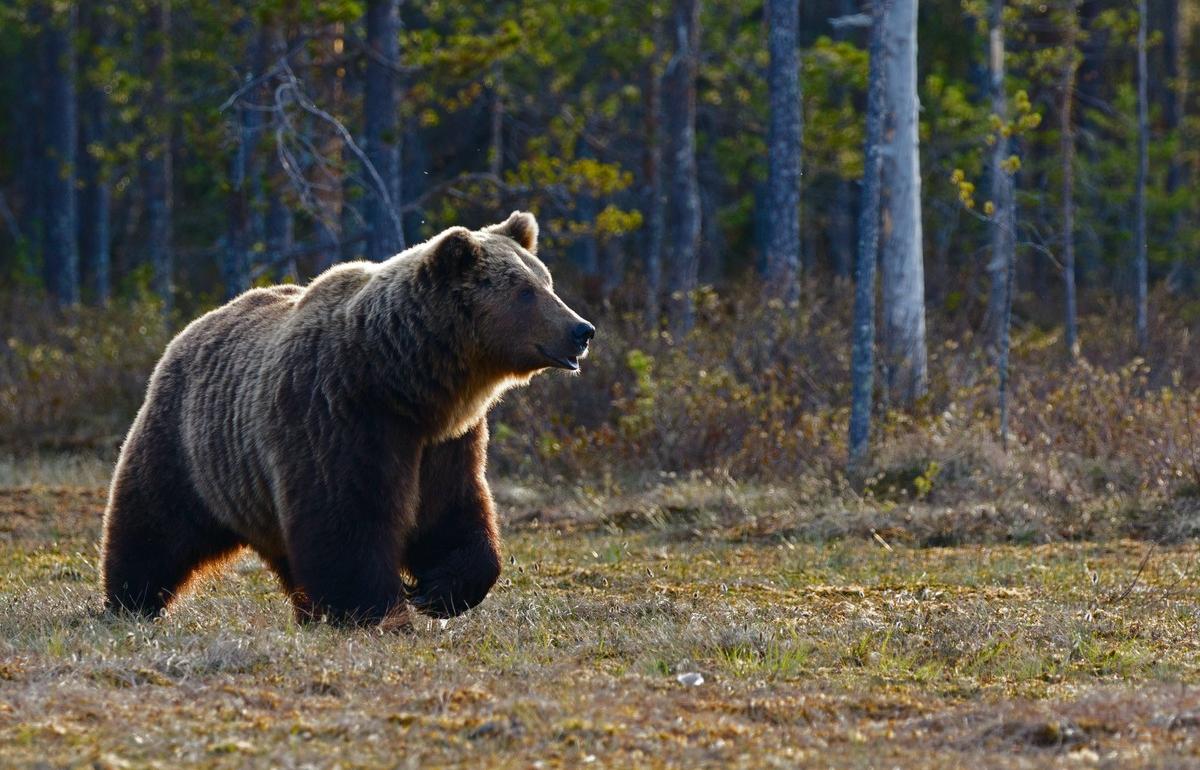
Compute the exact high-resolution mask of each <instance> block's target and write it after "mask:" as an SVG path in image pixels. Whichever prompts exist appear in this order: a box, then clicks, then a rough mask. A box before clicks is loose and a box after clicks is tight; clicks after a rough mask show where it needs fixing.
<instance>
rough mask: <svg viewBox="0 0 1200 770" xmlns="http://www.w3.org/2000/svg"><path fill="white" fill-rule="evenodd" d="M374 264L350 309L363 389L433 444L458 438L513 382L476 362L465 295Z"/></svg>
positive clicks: (416, 274) (407, 272)
mask: <svg viewBox="0 0 1200 770" xmlns="http://www.w3.org/2000/svg"><path fill="white" fill-rule="evenodd" d="M380 267H381V270H380V274H379V275H376V276H374V278H373V280H371V281H370V282H368V284H367V286H365V287H364V288H363V292H362V294H361V295H360V299H361V301H360V302H359V303H357V304H358V305H359V307H357V308H355V309H354V311H353V312H352V314H351V317H352V318H353V319H354V323H355V324H356V325H357V326H358V327H359V328H358V330H357V333H356V334H355V335H353V336H355V337H358V338H360V339H362V340H363V342H364V348H365V350H364V353H365V356H366V358H367V361H368V366H367V367H365V369H366V373H367V377H368V380H369V382H368V384H367V385H368V386H367V391H368V392H369V393H370V394H371V395H370V397H372V398H378V399H380V400H381V401H382V402H383V403H386V404H387V405H388V407H389V408H390V410H391V411H394V412H395V414H396V415H397V416H398V417H400V418H402V419H403V420H405V422H409V423H411V424H412V425H414V426H415V427H417V428H418V429H419V430H420V431H421V432H422V433H423V434H424V435H427V436H430V437H431V440H432V441H434V442H437V441H442V440H445V439H447V438H453V437H455V436H459V435H462V434H463V433H465V432H466V431H467V430H469V429H470V428H471V427H472V426H473V425H475V424H476V423H477V422H478V421H479V420H480V419H482V418H483V417H484V415H485V414H486V413H487V410H488V408H489V407H491V405H492V404H493V403H494V402H495V401H496V399H497V398H499V396H500V394H501V393H503V392H504V390H506V389H507V388H508V387H510V386H511V385H512V384H515V383H514V382H513V381H512V380H511V378H509V377H506V376H504V375H503V374H501V373H499V372H493V371H490V370H489V369H490V367H487V366H485V365H483V364H482V363H481V361H480V360H479V359H480V356H478V355H477V354H476V351H477V350H478V345H477V344H476V333H475V326H474V325H475V319H474V317H473V316H472V313H471V305H470V303H469V302H468V301H467V298H466V297H463V296H459V295H457V294H456V292H455V291H454V289H453V287H445V286H439V285H437V284H434V283H431V282H429V281H428V280H425V279H424V276H423V275H421V274H420V272H419V271H416V270H397V269H395V268H396V266H395V265H390V264H388V263H385V264H383V265H381V266H380ZM388 268H393V270H390V271H388ZM384 271H387V273H390V274H385V272H384Z"/></svg>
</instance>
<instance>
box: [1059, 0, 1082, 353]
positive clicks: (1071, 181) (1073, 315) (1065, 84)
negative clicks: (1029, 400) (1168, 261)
mask: <svg viewBox="0 0 1200 770" xmlns="http://www.w3.org/2000/svg"><path fill="white" fill-rule="evenodd" d="M1067 14H1068V15H1067V28H1066V34H1065V36H1064V40H1063V50H1064V55H1065V56H1066V61H1065V62H1064V65H1063V80H1062V87H1061V94H1060V95H1059V96H1060V99H1061V101H1060V102H1059V110H1058V114H1059V120H1060V123H1059V146H1060V153H1059V154H1060V156H1061V161H1062V242H1063V248H1062V253H1063V287H1064V291H1065V293H1066V298H1065V299H1066V302H1065V304H1066V319H1065V328H1066V335H1065V336H1066V344H1067V355H1068V356H1069V357H1070V358H1071V359H1075V358H1078V357H1079V323H1078V313H1077V310H1076V304H1077V303H1076V298H1075V126H1074V124H1073V123H1072V122H1071V121H1072V118H1071V108H1072V105H1073V104H1074V101H1075V73H1076V71H1077V70H1078V67H1079V56H1078V54H1077V52H1076V48H1075V45H1076V40H1077V39H1078V30H1079V19H1078V17H1077V16H1076V6H1075V0H1068V7H1067Z"/></svg>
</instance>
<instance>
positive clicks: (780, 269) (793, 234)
mask: <svg viewBox="0 0 1200 770" xmlns="http://www.w3.org/2000/svg"><path fill="white" fill-rule="evenodd" d="M766 13H767V32H768V48H769V49H770V56H771V60H770V66H769V68H768V70H767V91H768V93H769V95H770V96H769V98H770V103H771V118H770V124H769V127H768V129H767V276H766V278H767V282H766V287H767V291H768V292H769V293H771V294H773V295H775V296H778V297H780V298H781V299H783V300H784V301H785V302H787V303H788V304H791V303H793V302H795V301H797V300H798V299H799V297H800V280H799V279H800V147H801V141H802V131H803V128H802V123H801V121H802V117H801V113H800V62H799V55H798V48H797V45H798V42H797V35H798V34H799V27H800V4H799V1H798V0H767V7H766Z"/></svg>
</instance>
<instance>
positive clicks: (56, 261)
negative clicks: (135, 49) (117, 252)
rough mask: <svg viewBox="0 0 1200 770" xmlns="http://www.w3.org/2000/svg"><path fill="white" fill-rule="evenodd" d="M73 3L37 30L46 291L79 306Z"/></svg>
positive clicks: (64, 302)
mask: <svg viewBox="0 0 1200 770" xmlns="http://www.w3.org/2000/svg"><path fill="white" fill-rule="evenodd" d="M77 13H78V10H77V8H76V6H75V4H74V3H69V4H67V5H66V6H64V7H63V8H61V9H57V10H52V11H51V13H50V16H49V18H48V20H47V23H46V24H45V25H44V26H43V28H42V35H43V36H44V40H45V42H44V46H45V48H44V50H45V56H46V74H47V89H46V96H45V99H46V117H47V120H46V148H45V156H44V159H45V170H44V171H43V174H44V178H45V179H46V220H45V221H46V235H45V241H44V242H45V252H44V254H43V257H44V261H43V267H44V269H45V275H46V289H47V290H48V291H49V292H50V296H51V297H53V298H54V301H55V303H57V304H58V305H74V304H76V303H78V302H79V241H78V230H77V229H76V219H75V151H76V147H77V142H78V135H77V129H78V125H77V121H76V114H75V46H74V41H75V29H76V20H77Z"/></svg>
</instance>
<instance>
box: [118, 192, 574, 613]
mask: <svg viewBox="0 0 1200 770" xmlns="http://www.w3.org/2000/svg"><path fill="white" fill-rule="evenodd" d="M537 234H538V226H537V222H536V220H535V219H534V218H533V216H532V215H530V214H527V213H522V212H514V213H513V214H512V216H511V217H509V218H508V220H507V221H505V222H503V223H502V224H498V225H493V226H491V227H486V228H484V229H483V230H479V231H470V230H467V229H465V228H462V227H453V228H450V229H449V230H446V231H445V232H443V233H441V234H440V235H438V236H436V237H434V238H433V239H432V240H430V241H428V242H426V243H423V244H420V245H418V246H414V247H412V248H410V249H408V250H407V251H405V252H403V253H402V254H398V255H396V256H394V257H392V258H391V259H388V260H386V261H384V262H381V263H378V264H376V263H370V262H350V263H346V264H342V265H338V266H336V267H334V268H332V269H330V270H328V271H326V272H325V273H324V274H322V275H321V276H319V277H318V278H316V279H315V280H313V281H312V283H310V284H309V285H308V286H307V287H304V288H301V287H299V286H275V287H271V288H265V289H252V290H251V291H248V292H246V293H245V294H242V295H241V296H240V297H238V298H237V299H235V300H233V301H231V302H230V303H228V304H227V305H224V306H223V307H220V308H218V309H216V310H214V311H212V312H210V313H208V314H206V315H204V316H202V317H201V318H199V319H197V320H196V321H194V322H192V323H191V324H190V325H189V326H188V327H187V328H186V329H184V330H183V331H182V332H180V334H179V335H178V336H177V337H176V338H175V339H174V340H173V341H172V342H171V344H170V345H168V346H167V349H166V352H165V353H164V354H163V357H162V360H160V361H159V363H158V365H157V366H156V367H155V370H154V373H153V375H152V376H151V378H150V384H149V387H148V390H147V393H146V400H145V403H144V404H143V405H142V408H141V410H140V411H139V412H138V415H137V418H136V419H135V421H134V423H133V427H132V428H131V429H130V431H129V435H128V437H127V438H126V440H125V443H124V445H123V446H122V448H121V454H120V459H119V460H118V462H117V467H116V472H115V475H114V477H113V482H112V489H111V491H110V494H109V502H108V508H107V510H106V511H105V514H104V538H103V544H102V551H103V564H102V571H103V582H104V594H105V606H106V607H107V608H109V609H110V610H113V611H130V612H134V613H139V614H142V615H146V616H154V615H157V614H158V613H160V612H161V611H162V610H163V609H165V608H166V606H167V604H168V603H169V602H170V601H171V599H172V598H173V597H174V596H175V595H176V594H177V593H178V592H179V591H180V590H181V589H182V587H183V586H184V585H185V584H186V583H187V582H188V580H189V578H190V577H191V576H192V575H193V574H195V573H196V571H197V570H198V569H200V568H202V567H204V566H205V565H207V564H211V563H213V562H215V561H218V560H220V559H222V558H224V557H226V556H228V555H229V554H231V553H233V552H234V551H235V550H237V549H238V548H240V547H241V546H249V547H250V548H252V549H253V550H254V551H256V552H257V553H258V554H259V555H260V556H261V557H262V558H263V559H264V561H265V562H266V563H267V564H268V565H269V566H270V568H271V569H272V570H273V571H274V572H275V573H276V574H277V575H278V576H279V579H280V581H281V582H282V583H283V586H284V588H285V589H286V590H287V591H288V593H289V594H290V595H291V597H292V600H293V604H294V606H295V609H296V614H297V617H298V618H299V619H300V620H302V621H304V620H312V619H320V618H324V619H327V620H328V621H330V622H332V623H337V624H369V623H378V622H382V621H389V622H390V621H394V620H395V619H396V618H403V617H406V607H407V605H408V604H411V605H412V606H414V607H416V608H417V609H418V610H420V611H422V612H425V613H427V614H429V615H433V616H435V617H449V616H453V615H457V614H459V613H461V612H463V611H465V610H467V609H469V608H471V607H474V606H475V605H477V604H478V603H479V602H480V601H482V600H483V598H484V597H485V596H486V595H487V593H488V591H489V590H490V589H491V587H492V585H493V584H494V583H495V582H496V579H497V577H498V576H499V574H500V542H499V533H498V530H497V524H496V514H495V510H494V508H493V504H492V497H491V493H490V491H489V489H488V485H487V480H486V478H485V475H484V466H485V463H486V455H487V440H488V432H487V420H486V413H487V411H488V408H489V407H490V406H491V405H492V404H493V403H495V401H496V399H497V398H499V396H500V395H501V394H502V393H503V392H504V391H505V390H506V389H508V388H511V387H513V386H517V385H524V384H526V383H528V382H529V380H530V378H531V377H532V376H533V375H534V374H536V373H538V372H540V371H543V370H545V369H547V368H552V367H557V368H561V369H567V370H571V371H578V369H579V359H580V357H582V356H584V355H586V353H587V350H588V343H589V341H590V340H591V339H592V336H593V334H594V333H595V328H594V327H593V326H592V325H591V324H590V323H588V322H586V321H584V320H583V319H582V318H580V317H579V316H578V315H577V314H576V313H575V312H574V311H572V310H571V309H570V308H569V307H567V306H566V305H565V304H564V303H563V302H562V300H560V299H559V298H558V296H557V295H556V294H555V293H554V287H553V284H552V283H551V279H550V273H549V271H548V270H547V269H546V266H545V265H544V264H542V262H541V261H540V260H539V259H538V258H537V257H536V256H535V255H534V253H535V252H536V250H537Z"/></svg>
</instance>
